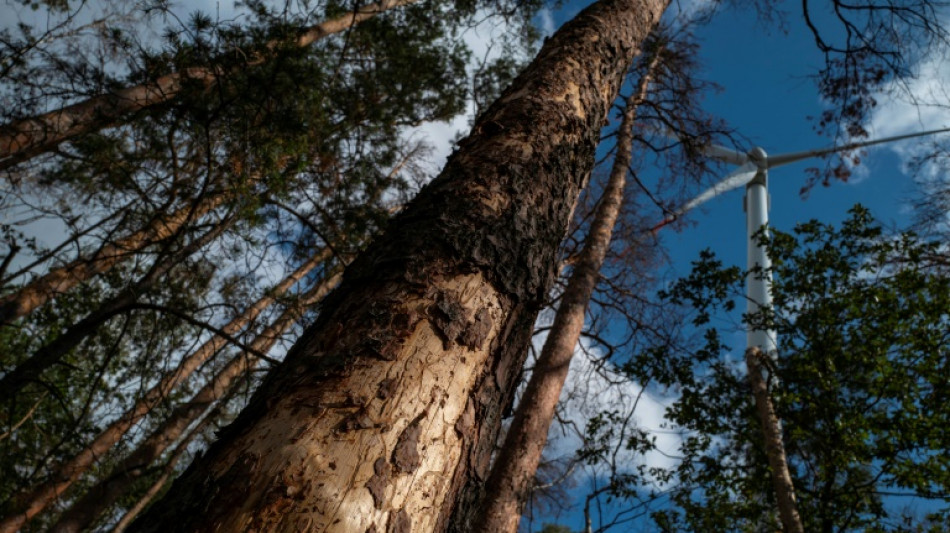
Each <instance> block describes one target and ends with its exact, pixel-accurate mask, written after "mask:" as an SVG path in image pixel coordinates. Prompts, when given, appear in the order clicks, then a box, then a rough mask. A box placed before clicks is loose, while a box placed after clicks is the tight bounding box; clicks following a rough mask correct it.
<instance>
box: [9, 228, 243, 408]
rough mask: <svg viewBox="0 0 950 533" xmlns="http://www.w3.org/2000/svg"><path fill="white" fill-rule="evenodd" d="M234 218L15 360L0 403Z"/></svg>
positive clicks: (126, 305)
mask: <svg viewBox="0 0 950 533" xmlns="http://www.w3.org/2000/svg"><path fill="white" fill-rule="evenodd" d="M234 220H235V218H234V217H233V216H232V217H229V218H228V219H226V220H224V221H222V222H218V223H217V224H216V225H215V227H214V228H213V229H211V230H210V231H208V232H206V233H205V234H204V235H202V236H200V237H198V238H197V239H195V240H193V241H192V242H190V243H188V244H187V245H185V246H184V247H183V248H182V249H181V250H178V251H176V252H173V253H172V254H171V255H170V256H168V257H165V258H164V259H161V260H159V262H158V263H157V264H155V265H153V266H152V268H151V269H150V270H149V272H148V273H147V274H145V275H144V276H142V279H140V280H139V281H138V282H136V283H134V284H133V285H132V286H130V287H127V288H125V289H123V290H121V291H120V292H119V293H118V294H116V295H115V296H113V297H112V298H109V299H108V300H106V301H105V302H103V303H102V304H100V305H99V307H98V308H97V309H96V310H94V311H92V312H91V313H89V314H88V315H86V316H85V317H84V318H83V319H82V320H80V321H79V322H77V323H75V324H73V325H72V326H70V327H69V328H67V329H66V331H64V332H63V334H62V335H59V336H58V337H56V338H55V339H53V340H52V341H51V342H49V343H47V344H46V345H44V346H43V347H41V348H40V349H38V350H37V351H36V352H34V353H33V354H32V355H31V356H30V357H29V358H28V359H26V360H25V361H23V362H21V363H20V364H18V365H17V366H16V368H14V369H13V370H11V371H10V372H7V373H6V374H4V376H3V378H0V403H5V402H10V401H12V400H13V399H14V397H15V396H16V395H17V394H18V393H19V392H20V391H21V390H23V388H24V387H26V386H27V385H28V384H29V383H31V382H33V381H36V380H37V379H39V377H40V375H41V374H42V373H43V372H44V371H45V370H46V369H48V368H50V367H51V366H53V365H55V364H56V363H58V362H60V361H61V360H62V359H63V357H65V356H66V354H68V353H69V352H70V351H71V350H72V349H74V348H75V347H76V346H78V345H79V343H80V342H82V341H83V339H85V338H86V337H88V336H89V335H91V334H93V333H95V332H96V330H97V329H98V328H99V327H100V326H101V325H102V324H104V323H106V322H107V321H108V320H109V319H111V318H112V317H114V316H116V315H118V314H121V313H124V312H126V311H128V310H129V309H131V308H132V307H133V306H134V305H135V303H136V302H137V301H139V299H140V298H141V296H142V294H143V293H144V292H146V291H148V290H149V289H150V288H151V287H152V286H153V285H154V284H155V282H156V281H157V280H159V279H161V277H162V276H163V275H164V274H165V273H167V272H168V271H169V270H171V269H173V268H174V267H176V266H178V265H179V264H181V261H183V260H184V259H186V258H187V257H188V256H190V255H191V254H193V253H195V252H196V251H198V250H199V249H201V248H203V247H204V246H205V245H206V244H208V243H209V242H211V241H213V240H214V239H216V238H217V237H218V236H220V235H221V233H223V232H224V231H225V230H226V229H227V228H228V226H230V224H231V223H232V222H234Z"/></svg>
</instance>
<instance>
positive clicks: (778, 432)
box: [745, 347, 805, 533]
mask: <svg viewBox="0 0 950 533" xmlns="http://www.w3.org/2000/svg"><path fill="white" fill-rule="evenodd" d="M765 357H766V355H765V354H763V353H762V350H760V349H758V348H756V347H751V348H748V349H747V350H746V351H745V363H746V370H747V372H748V377H749V385H750V386H751V387H752V397H753V399H754V400H755V410H756V412H757V413H758V415H759V425H760V426H761V428H762V437H763V439H762V440H763V441H764V443H765V454H766V456H767V457H768V459H769V469H770V470H771V471H772V488H773V489H774V490H775V499H776V501H777V503H778V514H779V518H780V519H781V520H782V529H783V530H784V531H785V533H805V529H804V527H802V519H801V516H799V514H798V503H797V502H796V500H795V485H794V484H793V483H792V474H791V473H790V472H789V470H788V460H787V458H786V456H785V444H784V443H783V442H782V424H781V422H780V421H779V418H778V415H777V414H776V413H775V406H774V405H773V404H772V398H771V396H769V387H768V383H767V382H766V380H765V378H764V377H763V376H762V360H763V358H765Z"/></svg>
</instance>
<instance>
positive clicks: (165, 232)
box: [0, 193, 229, 326]
mask: <svg viewBox="0 0 950 533" xmlns="http://www.w3.org/2000/svg"><path fill="white" fill-rule="evenodd" d="M228 197H229V195H227V194H226V193H219V194H216V195H214V196H211V197H209V198H206V199H204V200H201V201H199V202H198V203H197V204H195V205H191V206H187V207H184V208H182V209H179V210H178V211H176V212H175V213H172V214H171V215H169V216H161V217H157V218H156V219H155V220H153V221H152V223H151V224H149V225H148V226H147V227H145V228H144V229H141V230H139V231H136V232H135V233H133V234H131V235H129V236H128V237H124V238H122V239H120V240H119V241H118V242H116V243H115V244H106V245H104V246H102V247H101V248H99V249H98V250H97V251H96V252H95V253H94V254H93V255H92V256H91V257H80V258H79V259H77V260H75V261H73V262H71V263H69V264H67V265H65V266H62V267H59V268H54V269H53V270H50V271H49V272H48V273H46V274H45V275H43V276H40V277H38V278H36V279H35V280H33V281H31V282H30V283H28V284H27V285H24V286H23V287H21V288H20V289H19V290H17V291H16V292H14V293H12V294H8V295H5V296H2V297H0V326H3V325H4V324H9V323H10V322H13V321H14V320H16V319H17V318H20V317H21V316H25V315H28V314H30V313H31V312H33V310H34V309H36V308H38V307H40V306H42V305H43V304H45V303H47V302H49V301H50V300H53V299H54V298H56V296H57V295H58V294H59V293H62V292H66V291H67V290H69V289H71V288H73V287H75V286H76V285H78V284H80V283H82V282H84V281H87V280H89V279H91V278H92V277H93V276H95V275H97V274H102V273H103V272H106V271H107V270H109V269H110V268H112V267H113V266H115V265H116V264H117V263H119V262H120V261H122V260H124V259H127V258H128V257H130V256H131V255H132V254H134V253H135V252H137V251H139V250H141V249H142V248H144V247H146V246H148V245H150V244H154V243H156V242H159V241H162V240H164V239H167V238H168V237H171V236H172V235H175V234H176V233H178V232H179V231H180V230H181V229H182V228H183V227H184V226H185V225H186V224H188V223H189V222H192V221H194V220H197V219H198V218H200V217H202V216H204V215H205V214H207V213H208V212H210V211H211V210H212V209H214V208H216V207H218V206H220V205H221V204H222V203H223V202H224V201H225V200H226V199H227V198H228Z"/></svg>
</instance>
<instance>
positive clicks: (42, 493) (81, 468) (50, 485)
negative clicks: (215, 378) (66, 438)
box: [17, 248, 330, 530]
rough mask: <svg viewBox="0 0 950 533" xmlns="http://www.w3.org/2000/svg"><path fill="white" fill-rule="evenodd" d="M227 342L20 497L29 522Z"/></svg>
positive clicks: (203, 352) (229, 330)
mask: <svg viewBox="0 0 950 533" xmlns="http://www.w3.org/2000/svg"><path fill="white" fill-rule="evenodd" d="M329 255H330V253H329V250H328V249H327V248H324V249H323V250H321V251H320V252H319V253H318V254H316V255H315V256H314V257H313V258H312V259H311V260H309V261H307V262H306V263H305V264H304V265H302V266H301V267H300V268H298V269H297V270H296V271H295V272H294V273H293V274H291V275H290V276H288V277H287V278H286V279H284V280H283V281H281V283H280V284H278V285H277V286H276V287H275V288H274V289H273V290H272V291H271V292H270V294H268V295H267V296H265V297H263V298H261V299H260V300H258V301H257V302H255V303H254V304H253V305H251V306H250V307H249V308H248V309H247V310H246V311H245V312H244V313H243V314H242V315H241V316H239V317H237V318H235V319H234V320H232V321H231V322H229V323H228V324H227V325H226V326H224V327H223V328H222V331H223V332H224V333H225V334H227V335H234V334H236V333H238V332H239V331H241V330H242V329H243V328H244V326H246V325H247V324H248V323H250V322H251V321H253V320H254V319H255V318H257V316H258V315H260V313H261V312H262V311H264V309H266V308H267V307H268V306H270V305H271V304H272V303H273V302H274V301H275V300H276V298H277V297H278V296H280V295H281V294H283V293H284V292H286V291H287V290H289V289H290V288H291V287H293V286H294V285H295V284H296V283H297V282H298V281H300V279H301V278H303V277H304V276H305V275H307V274H308V273H309V272H310V271H311V270H313V269H314V268H315V267H316V266H317V265H319V264H320V263H321V262H323V261H324V260H325V259H326V258H327V257H328V256H329ZM227 342H228V341H227V339H225V338H224V337H222V336H220V335H214V336H213V337H212V338H211V339H209V340H208V341H207V342H205V343H204V344H203V345H202V346H201V347H200V348H198V350H196V351H195V352H193V353H192V354H190V355H189V356H187V357H185V358H184V359H183V360H182V361H181V362H180V363H179V365H178V368H176V369H175V370H174V371H173V372H171V373H170V374H168V375H166V376H165V377H163V378H162V379H161V380H159V382H158V383H157V384H155V385H154V386H153V387H152V388H151V389H149V390H148V391H146V393H145V394H144V395H143V396H142V397H141V398H140V399H139V400H138V401H137V402H135V404H134V405H133V406H132V407H131V408H129V410H127V411H126V412H125V413H123V414H122V416H120V417H119V418H118V419H116V420H115V421H114V422H112V424H110V425H109V427H107V428H106V429H105V430H103V431H102V432H100V433H99V435H97V436H96V438H95V439H93V440H92V442H91V443H90V444H89V445H88V446H87V447H86V448H85V449H83V450H82V451H80V452H79V453H78V454H76V455H75V456H74V457H73V458H72V459H70V460H69V461H66V462H64V463H62V464H61V465H59V466H58V467H57V468H56V469H55V472H54V473H53V474H52V476H51V481H49V482H46V483H43V484H41V485H38V486H36V487H34V488H32V489H30V490H29V491H28V492H25V493H23V494H22V495H21V496H19V497H17V500H18V503H19V504H20V505H18V508H24V509H28V510H29V512H27V513H25V514H26V515H27V520H29V519H30V518H32V517H33V516H35V515H36V514H37V513H39V512H40V511H42V510H43V509H45V508H46V507H47V506H48V505H49V504H50V503H52V502H53V501H55V500H56V498H58V497H59V495H60V494H62V493H63V492H65V491H66V489H68V488H69V487H70V486H71V485H72V484H73V483H75V482H76V480H78V479H79V478H80V477H81V476H82V475H83V474H84V473H85V472H86V471H87V470H88V469H89V467H90V466H92V465H93V464H94V463H95V462H96V460H97V459H98V458H100V457H102V456H103V455H105V454H106V453H107V452H108V451H109V450H110V449H111V448H112V447H113V446H114V445H115V444H116V443H117V442H119V440H121V439H122V436H123V435H125V433H126V432H127V431H128V430H129V429H130V428H131V427H132V426H134V425H135V424H136V423H137V422H138V421H139V420H141V419H142V418H143V417H144V416H145V415H147V414H148V413H149V412H150V411H151V410H152V409H153V408H154V407H155V406H156V405H158V403H159V402H161V401H162V400H163V399H164V398H166V397H167V396H168V394H169V393H171V391H172V390H174V389H175V387H177V386H178V385H179V384H180V383H181V382H183V381H184V380H185V379H187V378H188V377H189V376H190V375H191V374H192V373H193V372H194V371H195V370H197V369H198V367H200V366H201V365H202V364H204V363H205V362H206V361H207V360H208V359H209V358H210V357H211V356H212V355H214V354H215V353H217V352H218V350H220V349H221V348H222V347H223V346H225V345H226V344H227ZM77 530H78V529H77Z"/></svg>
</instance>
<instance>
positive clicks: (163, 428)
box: [51, 274, 342, 533]
mask: <svg viewBox="0 0 950 533" xmlns="http://www.w3.org/2000/svg"><path fill="white" fill-rule="evenodd" d="M341 277H342V276H341V275H340V274H335V275H333V276H330V277H329V278H327V279H326V280H324V281H323V282H321V283H320V284H319V285H317V286H316V287H314V288H313V289H311V290H310V291H308V293H307V294H306V295H304V296H303V297H302V298H301V301H300V302H298V303H297V304H296V305H294V306H293V307H291V308H288V309H287V310H285V311H284V312H283V313H282V314H281V315H280V317H279V318H278V319H277V320H275V321H274V323H273V324H271V325H270V326H269V327H267V328H265V329H264V330H263V331H262V332H261V333H260V334H259V335H258V336H257V337H255V338H254V340H253V341H251V344H250V347H251V349H252V350H253V351H254V352H259V353H267V352H268V351H270V349H271V348H272V347H273V346H274V344H275V343H276V342H277V341H278V339H280V337H281V336H282V335H283V334H284V333H285V332H286V331H287V330H288V329H289V328H290V327H291V326H292V325H293V324H294V323H295V322H296V321H297V320H298V319H299V318H300V316H301V314H302V313H303V311H304V309H305V306H307V305H312V304H314V303H316V302H319V301H320V300H322V299H323V298H324V297H325V296H326V295H327V293H328V292H329V291H330V290H331V289H332V288H333V287H335V286H336V285H337V284H338V283H339V282H340V278H341ZM258 363H260V359H258V358H256V357H254V356H253V355H250V354H247V353H240V354H238V355H237V356H235V357H234V358H233V359H232V360H231V361H230V362H229V363H228V364H227V365H225V366H224V367H223V368H222V369H221V370H219V371H218V372H217V373H216V374H215V375H214V377H212V378H211V380H209V381H208V383H207V384H206V385H205V386H204V387H202V388H201V389H200V390H199V391H198V392H197V393H195V395H194V396H192V398H191V399H190V400H189V401H188V402H186V403H184V404H182V405H180V406H178V407H177V408H175V410H174V411H173V412H172V414H171V416H169V417H168V419H166V420H165V421H164V422H163V423H162V424H161V425H160V426H159V427H158V428H157V429H155V431H153V432H152V433H151V435H149V436H148V437H147V438H146V439H145V440H144V441H143V442H142V443H141V444H140V445H139V446H138V447H137V448H136V449H135V450H134V451H133V452H132V453H130V454H129V455H128V457H126V458H125V459H124V460H123V461H121V462H120V463H119V464H118V465H116V466H115V467H114V468H113V470H112V472H110V473H109V475H108V476H107V477H106V478H105V479H103V480H102V481H100V482H99V483H97V484H96V485H94V486H93V487H92V488H91V489H89V490H88V491H86V493H85V494H84V495H83V496H82V498H80V499H79V500H77V501H76V502H74V503H73V505H72V506H71V507H70V508H69V509H68V510H67V511H66V512H64V513H63V515H62V516H61V517H60V519H59V521H58V522H57V523H56V524H55V525H54V526H53V527H52V529H51V531H54V532H56V533H66V532H70V533H78V532H79V531H83V530H84V529H87V528H88V527H89V526H90V525H91V524H92V523H93V522H94V521H95V520H96V518H97V517H98V516H99V515H100V514H102V513H104V512H105V511H106V510H108V509H109V508H110V507H111V506H112V505H113V504H115V502H116V501H118V499H119V498H121V497H122V496H124V495H125V494H126V493H127V492H128V490H129V489H130V488H131V487H132V485H133V484H134V483H135V482H136V481H137V480H138V479H139V478H140V477H141V476H143V475H145V474H146V473H147V469H148V468H149V467H150V466H151V465H152V464H153V463H154V462H155V461H157V460H158V459H159V458H160V457H161V456H162V454H163V453H164V452H165V450H167V449H168V448H169V447H170V446H171V445H172V444H174V443H175V441H177V440H178V439H179V438H180V437H181V436H182V434H183V433H184V432H185V430H186V429H187V428H188V426H190V425H191V424H192V423H193V422H194V421H195V420H197V419H198V418H199V417H200V416H201V414H202V413H204V412H205V411H207V410H208V408H209V407H210V406H211V404H213V403H214V402H216V401H218V400H220V399H221V398H223V397H224V396H226V395H227V394H229V391H231V390H233V389H234V388H235V387H239V386H241V384H242V383H241V381H240V379H241V378H242V377H244V376H246V375H247V373H248V372H249V371H250V370H251V369H253V368H254V367H256V366H257V364H258ZM61 492H62V491H59V493H61Z"/></svg>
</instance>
